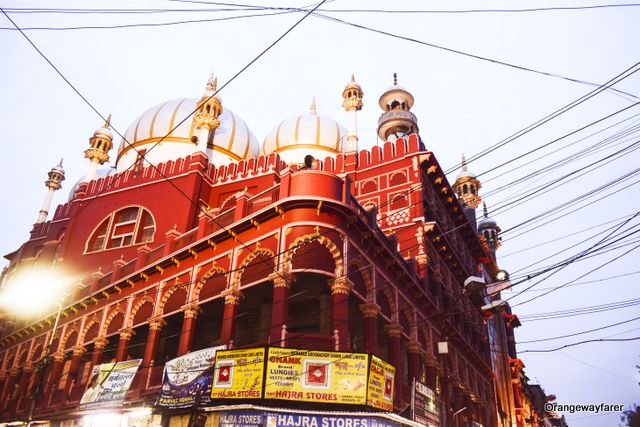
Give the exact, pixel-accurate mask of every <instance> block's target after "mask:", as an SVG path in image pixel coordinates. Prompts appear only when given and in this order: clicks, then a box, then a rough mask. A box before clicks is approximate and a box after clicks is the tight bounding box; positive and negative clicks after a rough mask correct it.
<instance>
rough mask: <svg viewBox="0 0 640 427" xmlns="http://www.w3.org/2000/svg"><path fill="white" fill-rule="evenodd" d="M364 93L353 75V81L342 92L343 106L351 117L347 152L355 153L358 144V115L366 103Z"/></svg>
mask: <svg viewBox="0 0 640 427" xmlns="http://www.w3.org/2000/svg"><path fill="white" fill-rule="evenodd" d="M363 96H364V92H363V91H362V88H361V87H360V85H359V84H358V83H356V79H355V77H354V75H353V74H351V81H350V82H349V83H347V85H346V86H345V87H344V90H343V91H342V98H343V99H344V101H342V106H343V107H344V110H345V111H346V112H347V114H348V115H349V127H348V129H347V131H348V134H347V149H346V150H345V151H355V150H356V148H357V143H358V119H357V113H358V111H360V110H362V107H363V106H364V103H363V102H362V97H363Z"/></svg>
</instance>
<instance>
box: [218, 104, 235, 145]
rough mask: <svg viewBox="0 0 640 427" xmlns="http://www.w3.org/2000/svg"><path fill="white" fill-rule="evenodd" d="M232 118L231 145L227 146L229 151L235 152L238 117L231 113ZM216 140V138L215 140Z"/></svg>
mask: <svg viewBox="0 0 640 427" xmlns="http://www.w3.org/2000/svg"><path fill="white" fill-rule="evenodd" d="M229 115H230V116H231V136H230V137H229V145H227V150H229V151H231V150H233V143H234V141H235V139H236V115H235V114H233V113H229ZM214 139H215V138H214Z"/></svg>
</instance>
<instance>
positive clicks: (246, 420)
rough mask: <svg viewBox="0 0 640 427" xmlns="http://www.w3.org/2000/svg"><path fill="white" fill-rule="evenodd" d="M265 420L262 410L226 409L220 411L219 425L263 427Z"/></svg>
mask: <svg viewBox="0 0 640 427" xmlns="http://www.w3.org/2000/svg"><path fill="white" fill-rule="evenodd" d="M264 420H265V413H264V412H261V411H226V412H221V413H220V418H219V422H218V427H259V426H260V427H261V426H264Z"/></svg>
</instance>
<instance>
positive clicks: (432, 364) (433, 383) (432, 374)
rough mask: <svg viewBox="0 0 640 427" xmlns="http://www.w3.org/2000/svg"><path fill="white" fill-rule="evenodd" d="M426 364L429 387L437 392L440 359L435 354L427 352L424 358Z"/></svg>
mask: <svg viewBox="0 0 640 427" xmlns="http://www.w3.org/2000/svg"><path fill="white" fill-rule="evenodd" d="M424 364H425V369H426V371H427V372H426V377H427V387H429V388H430V389H431V390H433V391H434V393H435V391H436V388H437V385H438V379H437V376H438V360H437V359H436V357H435V356H434V355H433V354H427V355H426V356H425V358H424Z"/></svg>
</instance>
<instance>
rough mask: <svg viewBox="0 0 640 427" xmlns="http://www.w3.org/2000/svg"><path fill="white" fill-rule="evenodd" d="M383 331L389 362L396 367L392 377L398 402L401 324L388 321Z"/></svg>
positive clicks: (399, 392) (400, 381) (399, 395)
mask: <svg viewBox="0 0 640 427" xmlns="http://www.w3.org/2000/svg"><path fill="white" fill-rule="evenodd" d="M384 331H385V332H386V333H387V336H388V345H389V363H391V364H392V365H393V366H395V368H396V375H395V377H394V383H395V389H396V396H395V399H396V402H398V403H400V401H401V400H403V399H402V393H401V389H402V388H401V387H400V384H401V383H402V378H401V373H400V363H401V361H400V357H401V355H400V336H401V335H402V326H401V325H400V324H399V323H390V324H388V325H384Z"/></svg>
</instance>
